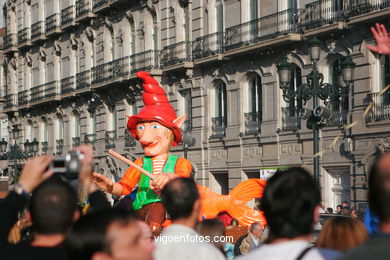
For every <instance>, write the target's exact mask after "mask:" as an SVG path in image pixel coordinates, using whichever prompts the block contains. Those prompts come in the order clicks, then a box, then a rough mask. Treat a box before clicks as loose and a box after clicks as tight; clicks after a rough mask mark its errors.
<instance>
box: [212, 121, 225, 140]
mask: <svg viewBox="0 0 390 260" xmlns="http://www.w3.org/2000/svg"><path fill="white" fill-rule="evenodd" d="M211 124H212V125H211V130H212V135H211V138H222V137H224V136H225V130H226V125H227V120H226V117H224V116H220V117H212V118H211Z"/></svg>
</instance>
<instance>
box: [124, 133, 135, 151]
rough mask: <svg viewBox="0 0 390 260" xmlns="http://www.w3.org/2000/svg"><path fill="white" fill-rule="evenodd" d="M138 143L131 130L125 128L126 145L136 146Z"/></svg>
mask: <svg viewBox="0 0 390 260" xmlns="http://www.w3.org/2000/svg"><path fill="white" fill-rule="evenodd" d="M136 145H137V141H136V140H135V139H134V137H133V136H132V135H131V134H130V133H129V131H127V130H125V147H135V146H136Z"/></svg>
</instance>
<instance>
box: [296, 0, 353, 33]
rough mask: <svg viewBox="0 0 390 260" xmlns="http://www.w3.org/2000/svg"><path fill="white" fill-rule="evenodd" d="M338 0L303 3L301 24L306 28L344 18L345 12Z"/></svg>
mask: <svg viewBox="0 0 390 260" xmlns="http://www.w3.org/2000/svg"><path fill="white" fill-rule="evenodd" d="M339 2H342V1H339V0H320V1H316V2H313V3H310V4H307V5H305V9H304V16H303V24H302V26H303V27H304V28H305V29H306V30H310V29H314V28H317V27H321V26H325V25H329V24H333V23H335V22H339V21H342V20H346V18H347V17H346V13H345V12H344V9H343V8H342V6H340V7H339V6H338V3H339Z"/></svg>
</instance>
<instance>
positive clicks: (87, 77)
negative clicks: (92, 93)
mask: <svg viewBox="0 0 390 260" xmlns="http://www.w3.org/2000/svg"><path fill="white" fill-rule="evenodd" d="M90 85H91V71H90V70H86V71H83V72H79V73H77V74H76V89H77V90H79V89H85V88H88V87H89V86H90Z"/></svg>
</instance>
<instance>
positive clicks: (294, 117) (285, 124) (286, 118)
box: [282, 107, 301, 132]
mask: <svg viewBox="0 0 390 260" xmlns="http://www.w3.org/2000/svg"><path fill="white" fill-rule="evenodd" d="M299 129H301V119H300V118H299V117H298V109H296V108H295V107H282V130H283V131H294V132H295V131H297V130H299Z"/></svg>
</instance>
